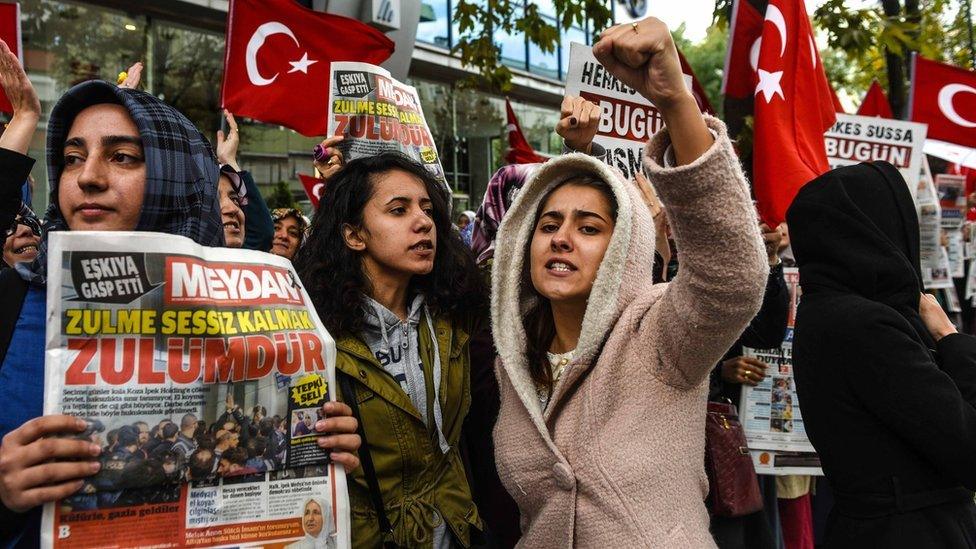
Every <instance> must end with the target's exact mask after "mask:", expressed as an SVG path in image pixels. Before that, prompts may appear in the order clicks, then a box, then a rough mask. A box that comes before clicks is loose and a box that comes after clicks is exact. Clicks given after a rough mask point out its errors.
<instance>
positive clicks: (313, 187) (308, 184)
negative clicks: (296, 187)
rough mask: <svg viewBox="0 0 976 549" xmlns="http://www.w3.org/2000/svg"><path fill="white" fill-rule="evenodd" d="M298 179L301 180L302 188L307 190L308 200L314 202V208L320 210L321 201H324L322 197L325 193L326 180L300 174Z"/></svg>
mask: <svg viewBox="0 0 976 549" xmlns="http://www.w3.org/2000/svg"><path fill="white" fill-rule="evenodd" d="M298 179H299V180H301V182H302V187H304V188H305V194H307V195H308V199H309V200H310V201H311V202H312V207H313V208H315V209H318V208H319V201H320V200H322V195H323V194H324V193H325V180H324V179H319V178H318V177H314V176H311V175H305V174H303V173H300V174H298Z"/></svg>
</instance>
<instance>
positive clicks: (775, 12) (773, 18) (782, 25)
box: [766, 4, 786, 57]
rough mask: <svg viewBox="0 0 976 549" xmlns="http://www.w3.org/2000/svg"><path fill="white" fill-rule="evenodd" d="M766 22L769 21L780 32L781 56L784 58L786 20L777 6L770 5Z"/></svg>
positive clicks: (767, 9)
mask: <svg viewBox="0 0 976 549" xmlns="http://www.w3.org/2000/svg"><path fill="white" fill-rule="evenodd" d="M766 21H769V22H770V23H772V24H773V26H774V27H776V30H778V31H779V56H780V57H783V54H784V53H786V18H785V17H783V12H781V11H779V8H777V7H776V6H775V5H773V4H770V5H769V7H767V8H766Z"/></svg>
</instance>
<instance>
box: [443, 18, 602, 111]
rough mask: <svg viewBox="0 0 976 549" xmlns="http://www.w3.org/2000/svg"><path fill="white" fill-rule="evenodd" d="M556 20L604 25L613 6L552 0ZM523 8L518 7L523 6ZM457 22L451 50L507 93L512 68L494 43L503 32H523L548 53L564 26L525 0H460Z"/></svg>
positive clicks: (567, 24) (493, 86)
mask: <svg viewBox="0 0 976 549" xmlns="http://www.w3.org/2000/svg"><path fill="white" fill-rule="evenodd" d="M552 4H553V6H554V7H555V9H556V13H557V14H558V15H557V21H556V25H558V26H559V27H560V28H561V29H569V28H570V27H571V26H574V25H576V26H579V27H584V26H585V25H586V24H587V22H589V24H590V28H593V29H603V28H605V27H606V26H607V25H608V23H609V21H610V9H609V7H608V5H609V4H608V3H607V2H606V0H553V2H552ZM523 6H524V10H522V11H520V10H521V8H523ZM454 22H455V23H457V24H458V32H459V36H458V41H457V45H455V46H454V49H453V51H452V53H455V54H459V55H460V57H461V62H462V63H464V64H465V65H466V66H469V67H472V68H474V69H476V70H477V71H478V74H479V76H480V77H481V79H482V81H483V83H484V84H486V85H487V87H488V88H489V89H490V90H492V91H495V92H500V93H506V92H508V91H509V90H510V89H511V81H512V71H511V69H509V68H508V67H506V66H505V65H503V64H501V63H500V62H499V60H500V59H501V47H500V46H499V45H498V44H497V43H495V41H494V37H495V34H497V33H500V32H505V33H511V34H518V35H525V36H526V38H527V39H528V40H529V43H531V44H535V45H537V46H538V47H539V49H541V50H542V51H543V52H545V53H552V52H553V51H555V49H556V46H557V45H558V43H559V32H560V28H557V27H556V25H553V24H551V23H550V22H549V20H548V19H546V18H544V17H542V14H540V13H539V8H538V6H537V5H536V4H535V3H533V2H527V3H525V4H523V3H522V2H521V1H512V0H458V2H457V4H456V5H455V9H454Z"/></svg>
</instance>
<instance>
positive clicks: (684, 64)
mask: <svg viewBox="0 0 976 549" xmlns="http://www.w3.org/2000/svg"><path fill="white" fill-rule="evenodd" d="M678 61H679V62H680V63H681V72H683V73H684V74H685V75H686V76H690V77H691V93H692V95H694V96H695V101H697V102H698V108H699V109H701V112H703V113H707V114H711V115H714V114H715V109H713V108H712V104H711V103H710V102H709V101H708V95H706V94H705V88H704V87H703V86H702V85H701V82H699V81H698V77H697V76H695V71H694V70H692V68H691V64H690V63H688V60H687V59H685V55H684V54H683V53H681V50H678Z"/></svg>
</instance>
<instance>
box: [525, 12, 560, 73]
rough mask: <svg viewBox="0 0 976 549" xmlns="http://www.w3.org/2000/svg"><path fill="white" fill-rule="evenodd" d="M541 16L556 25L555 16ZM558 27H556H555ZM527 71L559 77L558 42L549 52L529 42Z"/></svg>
mask: <svg viewBox="0 0 976 549" xmlns="http://www.w3.org/2000/svg"><path fill="white" fill-rule="evenodd" d="M542 18H543V19H544V20H545V21H546V22H547V23H549V24H550V25H552V26H554V27H556V26H557V23H556V18H555V17H549V16H547V15H544V16H542ZM556 28H558V27H556ZM529 71H530V72H534V73H535V74H538V75H541V76H545V77H547V78H552V79H559V44H558V43H557V44H556V47H555V49H553V51H551V52H544V51H542V48H540V47H539V46H537V45H535V44H534V43H529Z"/></svg>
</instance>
